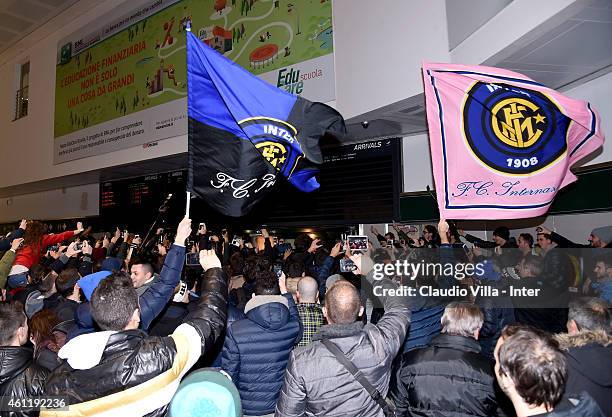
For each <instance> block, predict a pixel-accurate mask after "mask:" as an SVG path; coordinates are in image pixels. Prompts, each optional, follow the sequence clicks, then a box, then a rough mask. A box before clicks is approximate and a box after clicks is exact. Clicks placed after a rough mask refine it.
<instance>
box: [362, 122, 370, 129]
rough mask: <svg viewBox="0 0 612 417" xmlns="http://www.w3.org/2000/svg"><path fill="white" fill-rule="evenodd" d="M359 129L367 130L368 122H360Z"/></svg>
mask: <svg viewBox="0 0 612 417" xmlns="http://www.w3.org/2000/svg"><path fill="white" fill-rule="evenodd" d="M361 127H363V128H364V129H367V128H368V127H370V122H368V121H367V120H364V121H363V122H361Z"/></svg>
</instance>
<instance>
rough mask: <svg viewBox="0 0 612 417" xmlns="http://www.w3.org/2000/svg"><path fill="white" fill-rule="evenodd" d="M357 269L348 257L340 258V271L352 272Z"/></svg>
mask: <svg viewBox="0 0 612 417" xmlns="http://www.w3.org/2000/svg"><path fill="white" fill-rule="evenodd" d="M356 270H357V265H355V263H354V262H353V261H351V260H350V259H348V258H342V259H340V272H354V271H356Z"/></svg>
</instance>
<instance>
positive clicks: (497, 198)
mask: <svg viewBox="0 0 612 417" xmlns="http://www.w3.org/2000/svg"><path fill="white" fill-rule="evenodd" d="M423 82H424V84H425V99H426V103H427V123H428V125H429V143H430V146H431V160H432V165H433V173H434V180H435V184H436V192H437V196H438V207H439V209H440V215H441V216H442V217H444V218H447V219H517V218H527V217H535V216H540V215H543V214H545V213H546V212H547V210H548V208H549V207H550V204H551V203H552V202H553V200H554V198H555V195H556V194H557V191H559V190H560V189H561V188H562V187H565V186H566V185H567V184H570V183H572V182H574V181H575V180H576V176H575V175H574V174H572V173H571V171H570V167H571V166H572V165H573V164H574V163H576V162H577V161H579V160H581V159H582V158H584V157H585V156H587V155H589V154H590V153H592V152H593V151H594V150H596V149H597V148H599V147H600V146H601V145H602V144H603V142H604V136H603V133H602V131H601V123H600V119H599V115H598V114H597V112H596V111H595V109H593V108H592V107H591V105H590V104H589V103H587V102H585V101H582V100H574V99H571V98H569V97H566V96H564V95H562V94H560V93H558V92H556V91H554V90H551V89H550V88H547V87H545V86H543V85H542V84H539V83H537V82H535V81H533V80H532V79H530V78H528V77H526V76H524V75H522V74H519V73H516V72H512V71H507V70H503V69H499V68H492V67H481V66H468V65H453V64H434V63H429V62H425V63H423Z"/></svg>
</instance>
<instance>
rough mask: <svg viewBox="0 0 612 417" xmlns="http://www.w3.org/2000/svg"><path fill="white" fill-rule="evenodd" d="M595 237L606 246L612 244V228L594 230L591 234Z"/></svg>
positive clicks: (604, 227) (605, 227)
mask: <svg viewBox="0 0 612 417" xmlns="http://www.w3.org/2000/svg"><path fill="white" fill-rule="evenodd" d="M591 234H592V235H593V236H597V237H598V238H600V239H601V240H602V241H603V242H606V244H608V243H610V242H612V226H603V227H598V228H596V229H593V231H592V232H591Z"/></svg>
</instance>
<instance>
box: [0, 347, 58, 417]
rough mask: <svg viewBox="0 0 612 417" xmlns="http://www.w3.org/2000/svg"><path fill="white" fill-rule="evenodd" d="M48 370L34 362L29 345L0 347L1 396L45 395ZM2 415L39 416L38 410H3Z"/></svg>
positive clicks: (9, 416) (11, 416)
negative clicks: (44, 389) (44, 387)
mask: <svg viewBox="0 0 612 417" xmlns="http://www.w3.org/2000/svg"><path fill="white" fill-rule="evenodd" d="M47 374H48V371H47V370H46V369H43V368H41V367H40V366H38V365H36V364H35V363H34V351H33V350H32V349H31V348H29V347H23V346H22V347H14V346H3V347H0V396H2V397H13V398H26V397H35V396H41V395H43V386H44V383H45V379H46V378H47ZM0 415H1V416H2V417H18V416H37V415H38V412H37V411H31V412H17V411H12V412H10V411H2V412H0Z"/></svg>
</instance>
